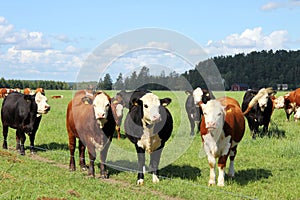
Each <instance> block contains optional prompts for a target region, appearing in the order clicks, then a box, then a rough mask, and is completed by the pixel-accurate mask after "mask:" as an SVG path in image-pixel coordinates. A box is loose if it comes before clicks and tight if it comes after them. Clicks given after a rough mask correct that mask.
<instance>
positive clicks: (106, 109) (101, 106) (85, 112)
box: [66, 90, 116, 178]
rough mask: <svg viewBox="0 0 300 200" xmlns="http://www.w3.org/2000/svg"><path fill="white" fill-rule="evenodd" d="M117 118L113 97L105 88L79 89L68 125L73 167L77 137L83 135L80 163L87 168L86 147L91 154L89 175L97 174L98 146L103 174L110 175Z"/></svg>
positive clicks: (73, 101) (73, 166)
mask: <svg viewBox="0 0 300 200" xmlns="http://www.w3.org/2000/svg"><path fill="white" fill-rule="evenodd" d="M115 126H116V122H115V120H114V117H113V113H112V109H111V99H110V97H109V96H108V95H107V94H106V93H105V92H97V93H93V92H92V91H85V90H81V91H78V92H76V93H75V95H74V98H73V99H72V100H71V101H70V103H69V104H68V109H67V116H66V127H67V131H68V136H69V149H70V170H72V171H74V170H75V169H76V167H75V159H74V152H75V148H76V138H79V157H80V167H81V168H82V169H85V168H86V164H85V156H84V155H85V147H87V149H88V152H89V158H90V166H89V171H88V175H89V176H95V170H94V162H95V159H96V150H99V151H100V161H101V164H100V170H101V172H100V173H101V177H102V178H108V174H107V172H106V166H105V162H106V157H107V151H108V148H109V146H110V143H111V141H112V136H113V134H114V131H115Z"/></svg>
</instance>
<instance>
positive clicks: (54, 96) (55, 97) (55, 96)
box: [51, 95, 64, 99]
mask: <svg viewBox="0 0 300 200" xmlns="http://www.w3.org/2000/svg"><path fill="white" fill-rule="evenodd" d="M51 98H52V99H62V98H64V96H63V95H53V96H51Z"/></svg>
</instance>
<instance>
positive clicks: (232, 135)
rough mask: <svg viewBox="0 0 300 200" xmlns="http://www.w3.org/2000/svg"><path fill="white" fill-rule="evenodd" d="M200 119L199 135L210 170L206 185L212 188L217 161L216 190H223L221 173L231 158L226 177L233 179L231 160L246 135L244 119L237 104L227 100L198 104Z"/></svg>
mask: <svg viewBox="0 0 300 200" xmlns="http://www.w3.org/2000/svg"><path fill="white" fill-rule="evenodd" d="M201 107H202V109H203V117H202V121H201V126H200V132H201V137H202V142H203V148H204V150H205V152H206V155H207V158H208V163H209V166H210V178H209V181H208V184H209V185H214V184H215V183H216V181H215V177H216V175H215V165H216V158H219V160H218V169H219V177H218V186H224V175H225V174H224V173H225V172H224V169H225V166H226V160H227V157H228V156H229V157H230V167H229V171H228V176H229V177H233V176H234V158H235V156H236V153H237V145H238V143H239V142H240V141H241V140H242V138H243V136H244V132H245V119H244V115H243V113H242V111H241V109H240V106H239V103H238V102H237V101H236V100H235V99H232V98H230V97H223V98H218V99H216V100H210V101H208V102H207V104H201Z"/></svg>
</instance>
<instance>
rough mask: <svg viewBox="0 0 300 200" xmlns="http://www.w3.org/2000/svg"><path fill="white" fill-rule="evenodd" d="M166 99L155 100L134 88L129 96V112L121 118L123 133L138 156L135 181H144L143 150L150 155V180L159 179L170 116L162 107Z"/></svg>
mask: <svg viewBox="0 0 300 200" xmlns="http://www.w3.org/2000/svg"><path fill="white" fill-rule="evenodd" d="M170 102H171V99H170V98H164V99H159V98H158V97H157V96H156V95H155V94H153V93H151V92H149V91H146V90H144V91H136V92H134V93H133V94H132V96H131V99H130V107H129V112H128V114H127V116H126V119H125V124H124V127H125V133H126V136H127V138H128V139H129V140H130V141H131V142H132V143H134V145H135V148H136V152H137V155H138V177H137V179H138V180H137V184H138V185H142V184H143V183H144V172H145V170H146V168H145V151H147V152H148V153H149V154H150V166H149V171H150V172H152V174H153V177H152V181H153V183H157V182H159V178H158V165H159V162H160V158H161V153H162V149H163V147H164V146H165V142H166V141H167V140H168V139H169V138H170V136H171V133H172V130H173V119H172V116H171V114H170V112H169V111H168V109H167V108H166V107H165V106H167V105H168V104H170Z"/></svg>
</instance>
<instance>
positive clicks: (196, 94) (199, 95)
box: [193, 87, 203, 105]
mask: <svg viewBox="0 0 300 200" xmlns="http://www.w3.org/2000/svg"><path fill="white" fill-rule="evenodd" d="M202 96H203V91H202V90H201V88H199V87H197V88H196V89H195V90H194V91H193V97H194V103H195V105H198V104H199V102H200V101H202Z"/></svg>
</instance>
